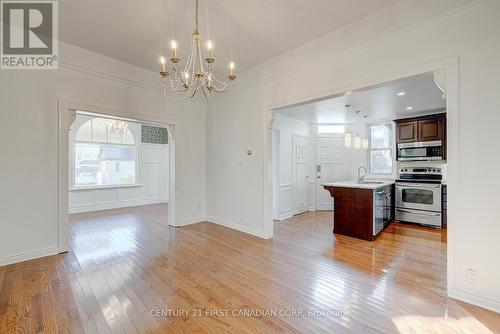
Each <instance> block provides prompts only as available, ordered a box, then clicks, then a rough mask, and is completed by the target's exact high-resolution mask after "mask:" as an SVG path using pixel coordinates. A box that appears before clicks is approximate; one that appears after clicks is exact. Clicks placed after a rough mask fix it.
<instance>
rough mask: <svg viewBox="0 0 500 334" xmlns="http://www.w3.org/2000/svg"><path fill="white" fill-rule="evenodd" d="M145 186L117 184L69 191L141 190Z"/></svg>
mask: <svg viewBox="0 0 500 334" xmlns="http://www.w3.org/2000/svg"><path fill="white" fill-rule="evenodd" d="M143 186H144V185H142V184H117V185H112V186H90V187H78V188H69V191H85V190H100V189H116V188H140V187H143Z"/></svg>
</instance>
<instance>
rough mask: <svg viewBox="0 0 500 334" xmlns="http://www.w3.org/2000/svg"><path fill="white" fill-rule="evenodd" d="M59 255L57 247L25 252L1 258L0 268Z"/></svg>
mask: <svg viewBox="0 0 500 334" xmlns="http://www.w3.org/2000/svg"><path fill="white" fill-rule="evenodd" d="M58 253H59V247H57V246H56V247H49V248H43V249H39V250H35V251H31V252H24V253H19V254H14V255H9V256H4V257H0V267H2V266H7V265H9V264H14V263H19V262H24V261H28V260H33V259H38V258H40V257H45V256H51V255H56V254H58Z"/></svg>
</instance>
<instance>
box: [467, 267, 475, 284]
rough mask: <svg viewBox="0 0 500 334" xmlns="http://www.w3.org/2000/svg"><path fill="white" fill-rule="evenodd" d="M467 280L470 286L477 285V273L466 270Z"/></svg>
mask: <svg viewBox="0 0 500 334" xmlns="http://www.w3.org/2000/svg"><path fill="white" fill-rule="evenodd" d="M465 280H466V281H467V283H469V284H476V283H477V271H475V270H473V269H466V270H465Z"/></svg>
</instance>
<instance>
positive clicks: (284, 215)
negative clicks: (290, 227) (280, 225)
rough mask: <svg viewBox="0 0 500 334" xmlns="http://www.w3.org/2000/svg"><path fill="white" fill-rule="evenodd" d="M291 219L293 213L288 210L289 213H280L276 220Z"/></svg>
mask: <svg viewBox="0 0 500 334" xmlns="http://www.w3.org/2000/svg"><path fill="white" fill-rule="evenodd" d="M292 217H293V212H292V210H289V211H286V212H284V213H281V214H280V216H279V218H278V220H279V221H282V220H285V219H288V218H292Z"/></svg>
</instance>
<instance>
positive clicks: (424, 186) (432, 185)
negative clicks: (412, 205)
mask: <svg viewBox="0 0 500 334" xmlns="http://www.w3.org/2000/svg"><path fill="white" fill-rule="evenodd" d="M396 187H399V188H401V187H410V188H434V189H435V188H439V187H441V185H440V184H422V183H396Z"/></svg>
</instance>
